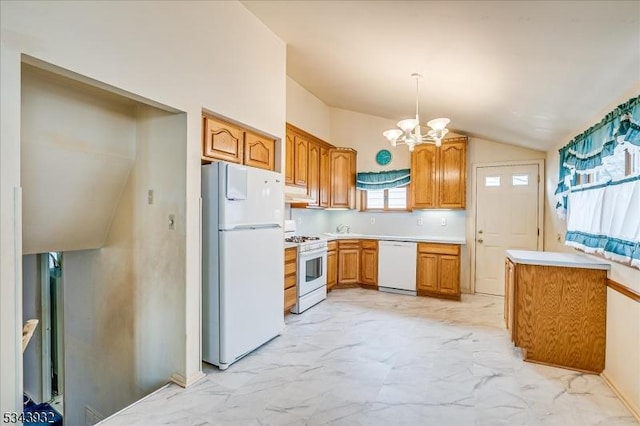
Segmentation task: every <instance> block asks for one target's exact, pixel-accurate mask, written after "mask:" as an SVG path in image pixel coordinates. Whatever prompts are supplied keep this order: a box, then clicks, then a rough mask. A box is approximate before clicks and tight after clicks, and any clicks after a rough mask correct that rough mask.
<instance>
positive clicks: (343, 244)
mask: <svg viewBox="0 0 640 426" xmlns="http://www.w3.org/2000/svg"><path fill="white" fill-rule="evenodd" d="M338 248H339V249H340V250H344V249H350V248H356V249H359V248H360V240H340V241H338Z"/></svg>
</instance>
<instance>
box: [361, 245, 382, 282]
mask: <svg viewBox="0 0 640 426" xmlns="http://www.w3.org/2000/svg"><path fill="white" fill-rule="evenodd" d="M360 283H361V284H365V285H370V286H376V287H377V286H378V250H376V249H371V248H363V249H362V254H361V256H360Z"/></svg>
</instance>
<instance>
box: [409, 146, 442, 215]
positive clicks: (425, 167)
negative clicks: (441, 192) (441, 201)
mask: <svg viewBox="0 0 640 426" xmlns="http://www.w3.org/2000/svg"><path fill="white" fill-rule="evenodd" d="M437 149H438V148H437V147H436V146H435V145H431V144H422V145H418V146H417V147H415V149H414V151H413V153H412V155H411V182H413V185H412V186H411V190H412V199H413V207H414V208H417V209H433V208H436V179H437V173H436V170H437V151H436V150H437Z"/></svg>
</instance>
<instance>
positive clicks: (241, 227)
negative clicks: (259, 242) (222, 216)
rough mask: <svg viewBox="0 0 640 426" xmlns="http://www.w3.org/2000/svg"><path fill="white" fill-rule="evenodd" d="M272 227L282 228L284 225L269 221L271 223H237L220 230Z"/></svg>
mask: <svg viewBox="0 0 640 426" xmlns="http://www.w3.org/2000/svg"><path fill="white" fill-rule="evenodd" d="M270 228H282V226H280V225H278V224H277V223H269V224H263V225H235V226H234V227H232V228H228V229H221V230H220V231H222V232H225V231H241V230H243V229H270Z"/></svg>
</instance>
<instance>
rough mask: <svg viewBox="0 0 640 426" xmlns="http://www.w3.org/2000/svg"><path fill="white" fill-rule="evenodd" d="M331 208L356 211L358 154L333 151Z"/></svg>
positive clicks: (340, 150) (342, 150)
mask: <svg viewBox="0 0 640 426" xmlns="http://www.w3.org/2000/svg"><path fill="white" fill-rule="evenodd" d="M330 157H331V193H330V195H329V199H330V202H329V205H330V207H338V208H347V209H354V208H355V201H356V194H355V192H356V152H355V151H353V150H347V149H332V150H331V151H330Z"/></svg>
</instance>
